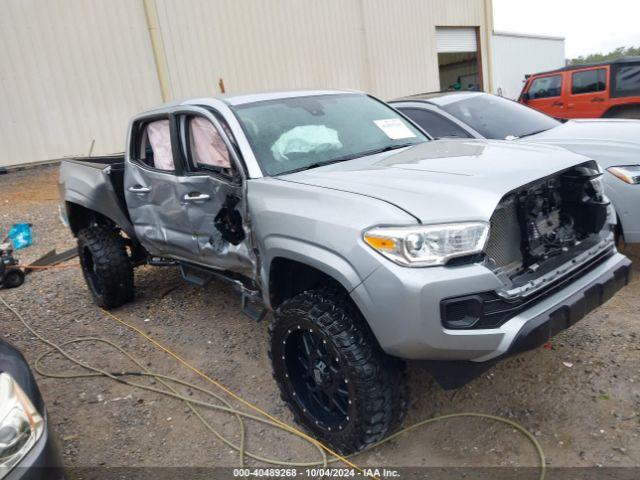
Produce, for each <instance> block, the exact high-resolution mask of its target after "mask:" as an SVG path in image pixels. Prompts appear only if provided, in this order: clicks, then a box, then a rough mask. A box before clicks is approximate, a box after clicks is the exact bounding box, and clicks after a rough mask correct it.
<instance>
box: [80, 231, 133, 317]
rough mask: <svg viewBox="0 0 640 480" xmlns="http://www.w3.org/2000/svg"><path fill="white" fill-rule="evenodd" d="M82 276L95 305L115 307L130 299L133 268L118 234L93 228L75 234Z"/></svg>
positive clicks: (131, 297)
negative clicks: (76, 235)
mask: <svg viewBox="0 0 640 480" xmlns="http://www.w3.org/2000/svg"><path fill="white" fill-rule="evenodd" d="M78 255H79V257H80V265H81V266H82V273H83V274H84V279H85V280H86V282H87V285H88V287H89V290H90V291H91V294H92V295H93V299H94V301H95V303H96V304H97V305H98V306H99V307H102V308H106V309H111V308H116V307H119V306H120V305H123V304H125V303H127V302H129V301H131V300H132V299H133V265H132V263H131V260H130V258H129V255H128V254H127V248H126V245H125V242H124V239H123V238H122V236H121V235H120V234H119V232H118V230H116V229H115V228H113V227H108V226H102V225H101V226H94V227H89V228H86V229H84V230H81V231H80V232H79V233H78Z"/></svg>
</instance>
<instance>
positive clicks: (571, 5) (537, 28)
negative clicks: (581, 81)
mask: <svg viewBox="0 0 640 480" xmlns="http://www.w3.org/2000/svg"><path fill="white" fill-rule="evenodd" d="M493 23H494V25H493V26H494V30H496V31H506V32H516V33H533V34H542V35H554V36H560V37H565V56H566V57H567V58H574V57H577V56H579V55H588V54H590V53H607V52H610V51H611V50H614V49H615V48H617V47H638V46H640V0H606V1H603V0H535V1H531V0H493Z"/></svg>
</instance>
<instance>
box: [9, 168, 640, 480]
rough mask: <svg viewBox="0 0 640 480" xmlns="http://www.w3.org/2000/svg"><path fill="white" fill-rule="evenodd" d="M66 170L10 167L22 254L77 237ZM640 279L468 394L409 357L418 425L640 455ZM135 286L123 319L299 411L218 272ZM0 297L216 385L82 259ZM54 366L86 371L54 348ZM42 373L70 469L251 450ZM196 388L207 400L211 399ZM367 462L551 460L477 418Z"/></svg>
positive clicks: (223, 462)
mask: <svg viewBox="0 0 640 480" xmlns="http://www.w3.org/2000/svg"><path fill="white" fill-rule="evenodd" d="M56 173H57V170H56V169H55V168H53V167H40V168H38V169H31V170H26V171H21V172H15V173H11V174H9V175H4V176H0V205H1V206H2V208H1V209H0V231H6V230H8V228H9V227H10V225H11V224H12V223H14V222H18V221H20V222H23V221H26V222H31V223H32V224H33V225H34V230H35V235H36V242H37V243H36V245H34V246H33V247H31V248H29V249H28V250H25V251H24V252H23V253H22V252H21V253H20V259H21V261H22V262H23V263H28V262H29V261H31V260H33V259H35V258H37V257H38V256H39V255H41V254H43V253H45V252H46V251H48V250H49V249H51V248H52V247H56V248H57V249H58V250H59V251H61V250H63V249H64V248H68V247H70V246H72V245H73V244H74V241H73V239H72V238H71V236H70V234H69V232H68V231H67V229H66V228H65V227H63V226H62V225H61V223H60V221H59V219H58V211H57V188H56ZM625 253H626V254H627V255H629V256H630V257H633V258H635V260H636V267H635V268H636V272H637V269H638V267H637V265H638V260H639V258H640V249H638V248H635V249H632V248H627V249H625ZM73 262H76V260H74V261H72V262H71V263H73ZM638 278H640V275H638V274H636V280H634V282H633V283H632V284H631V285H629V286H628V287H627V288H625V289H624V290H623V291H622V292H620V293H619V294H618V295H617V296H616V297H615V298H613V299H612V300H610V301H609V302H608V303H607V304H606V305H605V306H603V307H601V308H599V309H598V310H596V311H594V312H592V313H591V314H590V315H589V316H588V317H587V318H586V319H584V320H583V321H581V322H580V323H579V324H577V325H576V326H574V327H573V328H571V329H570V330H569V331H565V332H563V333H562V334H560V335H559V336H557V337H556V338H555V339H554V340H553V342H552V344H551V345H550V348H544V349H538V350H536V351H532V352H528V353H525V354H523V355H520V356H518V357H515V358H511V359H509V360H506V361H504V362H502V363H501V364H499V365H498V366H496V367H495V368H493V369H492V370H491V371H490V372H488V373H487V374H486V375H484V376H482V377H481V378H478V379H476V380H475V381H473V382H472V383H470V384H469V385H467V386H465V387H464V388H462V389H459V390H457V391H454V392H445V391H443V390H441V389H440V388H439V387H438V386H437V385H435V383H434V382H433V380H432V379H431V378H430V377H429V375H428V374H427V373H426V372H424V371H422V370H421V369H419V368H417V367H416V366H413V365H412V366H410V374H411V388H412V405H411V408H410V412H409V416H408V419H407V422H406V425H409V424H411V423H414V422H416V421H418V420H421V419H425V418H429V417H431V416H434V415H439V414H447V413H454V412H483V413H488V414H492V415H499V416H503V417H506V418H509V419H511V420H515V421H517V422H519V423H520V424H522V425H523V426H525V427H526V428H527V429H529V430H530V431H531V432H533V433H534V435H535V436H536V438H537V439H538V440H539V441H540V443H541V444H542V447H543V449H544V451H545V453H546V455H547V458H548V464H549V465H551V466H553V467H587V466H596V465H597V466H610V467H621V466H622V467H638V466H640V368H639V367H640V342H639V339H640V315H639V314H638V311H639V309H638V307H639V305H640V300H639V299H640V295H639V294H640V281H638ZM136 284H137V293H136V299H135V301H134V302H133V303H131V304H129V305H127V306H125V307H122V308H120V309H118V310H116V311H115V312H114V313H115V314H116V315H117V316H118V317H120V318H122V319H124V320H126V321H127V322H130V323H131V324H133V325H135V326H137V327H139V328H140V329H142V330H143V331H145V332H146V333H148V334H149V335H151V336H152V337H153V338H154V339H157V340H158V341H160V342H162V343H163V344H165V345H167V346H170V347H171V348H172V349H173V350H174V351H175V352H177V353H178V354H179V355H181V356H183V357H184V358H186V359H187V360H188V361H189V362H191V363H192V364H193V365H195V366H196V367H197V368H199V369H201V370H202V371H203V372H205V373H206V374H208V375H210V376H211V377H213V378H215V379H218V380H220V381H221V382H222V383H223V384H225V385H226V386H228V387H229V388H230V389H231V390H233V391H234V392H236V393H238V394H239V395H241V396H242V397H244V398H246V399H248V400H250V401H251V402H253V403H254V404H256V405H258V406H260V407H261V408H263V409H265V410H266V411H268V412H269V413H271V414H273V415H275V416H277V417H278V418H280V419H282V420H284V421H286V422H291V420H292V418H291V415H290V414H289V411H288V410H287V408H286V407H285V406H284V404H283V403H282V402H281V401H280V399H279V396H278V392H277V390H276V387H275V384H274V382H273V381H272V378H271V371H270V364H269V360H268V358H267V322H263V323H262V324H255V323H254V322H253V321H251V320H250V319H248V318H247V317H245V316H243V315H242V314H241V313H240V310H239V298H238V297H237V295H236V294H235V293H234V292H233V291H232V290H231V289H230V288H229V287H227V286H225V285H222V284H220V283H212V284H210V285H209V286H207V287H206V288H200V287H196V286H193V285H189V284H185V283H183V282H182V280H181V278H180V275H179V273H178V272H177V271H176V270H175V269H160V268H152V267H142V268H140V269H138V270H137V271H136ZM0 295H2V297H3V298H4V299H6V300H7V301H8V302H10V303H11V304H12V305H14V306H15V307H16V308H18V309H19V310H20V311H21V312H22V313H23V314H24V315H25V317H26V318H27V319H28V320H29V321H30V322H31V323H32V325H33V326H34V327H35V328H36V329H37V330H38V331H39V332H40V333H42V334H44V335H45V336H47V337H48V338H49V339H51V340H52V341H54V342H56V343H62V342H64V341H66V340H69V339H73V338H78V337H85V336H100V337H104V338H108V339H110V340H112V341H114V342H115V343H117V344H118V345H120V346H122V347H124V348H126V349H127V350H128V351H130V352H131V353H132V354H133V355H134V356H135V357H137V358H139V359H140V360H141V361H143V363H144V364H146V365H148V366H149V368H151V369H152V370H154V371H156V372H161V373H164V374H167V375H174V376H180V377H182V378H184V379H185V380H187V381H190V382H194V383H196V384H198V385H201V386H202V387H205V388H209V387H211V385H208V384H207V383H205V382H203V381H202V380H201V379H199V378H198V377H197V376H196V375H195V374H193V373H191V372H190V371H188V370H186V369H185V368H184V367H182V366H180V365H178V364H177V363H176V362H175V360H173V359H172V358H171V357H169V356H168V355H167V354H165V353H163V352H162V351H160V350H158V349H157V348H155V347H153V346H152V345H150V344H149V343H148V342H146V341H145V340H144V339H142V338H141V337H140V336H139V335H137V334H136V333H134V332H132V331H131V330H129V329H126V328H124V327H123V326H121V325H119V324H117V323H116V322H115V321H114V320H112V319H110V318H109V317H107V316H105V315H104V314H102V313H101V312H100V311H99V310H97V309H96V307H95V306H94V305H93V304H92V302H91V299H90V296H89V293H88V291H87V289H86V288H85V285H84V281H83V279H82V275H81V273H80V271H79V269H77V268H71V269H63V270H55V271H46V272H38V273H34V274H31V275H29V277H28V279H27V282H26V283H25V285H24V286H22V287H21V288H19V289H15V290H3V291H1V292H0ZM0 322H1V323H0V324H1V325H2V327H3V328H2V335H3V336H4V338H5V339H6V340H8V341H10V342H12V343H13V344H15V345H16V346H17V347H19V348H20V349H21V350H22V351H23V352H24V354H25V355H26V357H27V358H28V359H29V361H30V362H33V361H35V359H36V357H37V356H38V355H40V354H41V353H42V352H44V351H45V350H46V347H45V346H44V345H43V344H42V343H40V342H39V341H38V340H37V339H35V338H33V337H32V336H31V335H30V334H29V333H28V332H26V331H25V329H24V327H23V326H22V325H21V324H19V323H18V322H17V321H16V320H15V318H14V317H12V316H11V315H9V314H8V312H7V311H5V310H3V309H0ZM69 350H70V351H71V352H72V353H73V354H74V355H77V357H78V358H81V359H84V360H85V361H89V362H91V363H93V364H95V365H99V366H102V367H105V368H106V369H109V370H117V371H119V370H130V369H135V367H134V366H133V365H131V364H130V363H128V362H127V360H126V359H125V358H122V356H121V355H119V354H118V353H116V352H114V351H112V350H111V349H109V348H107V347H105V346H103V345H88V344H85V345H81V346H72V347H70V348H69ZM45 366H46V368H48V369H51V370H56V371H73V372H77V371H78V369H77V367H72V366H71V365H69V364H68V363H65V362H64V361H63V360H62V359H60V358H56V357H53V358H51V359H50V360H47V361H46V362H45ZM38 380H39V384H40V387H41V390H42V392H43V395H44V398H45V401H46V403H47V406H48V410H49V415H50V423H51V425H52V427H53V429H54V430H55V431H56V433H57V435H58V437H59V438H60V440H61V443H62V451H63V453H64V461H65V463H66V465H68V466H71V467H87V466H97V465H102V466H200V467H210V466H236V465H237V464H238V456H237V454H235V453H234V452H233V451H232V450H231V449H230V448H229V447H227V446H225V445H223V444H222V443H221V442H220V441H219V440H218V439H216V438H215V437H214V436H213V435H212V434H211V433H210V432H209V431H207V430H206V429H205V428H204V427H203V425H202V424H201V423H200V422H199V421H198V420H197V419H196V418H195V416H194V415H193V414H192V413H191V412H190V410H189V409H188V408H187V407H186V405H185V404H184V403H181V402H179V401H177V400H174V399H170V398H167V397H163V396H160V395H158V394H154V393H151V392H146V391H141V390H135V389H131V388H129V387H127V386H125V385H122V384H118V383H115V382H113V381H111V380H108V379H104V378H92V379H83V380H77V379H75V380H59V379H51V378H43V377H39V378H38ZM139 381H140V382H142V383H145V384H148V385H149V384H152V383H153V382H152V381H150V380H139ZM183 391H184V393H186V394H187V395H193V396H194V398H195V397H198V395H199V394H198V393H197V392H189V391H187V390H185V389H183ZM232 403H233V404H237V402H234V401H232ZM205 417H206V418H207V419H208V420H209V421H210V422H211V423H212V424H213V425H216V426H217V428H219V429H220V431H222V432H224V433H225V434H226V435H228V436H229V437H230V438H231V439H232V440H233V441H238V439H239V431H238V429H237V424H236V421H235V419H234V418H232V417H230V416H229V415H226V414H223V413H219V412H206V413H205ZM247 446H248V448H249V450H251V451H254V452H256V453H258V454H261V455H267V456H273V457H277V458H282V459H289V460H300V459H316V458H318V454H317V451H316V450H315V449H314V448H312V447H310V446H309V445H307V444H305V443H304V442H301V441H300V440H298V439H295V438H293V437H291V436H288V435H285V434H282V433H281V432H274V431H273V430H272V429H270V428H268V427H264V426H262V425H258V424H249V425H248V433H247ZM357 463H358V464H360V465H371V466H388V465H391V466H470V467H479V466H535V465H537V457H536V455H535V452H534V451H533V449H532V447H531V445H529V444H528V443H527V441H526V440H525V439H523V438H522V437H521V436H519V435H518V434H516V433H515V432H514V431H513V430H512V429H510V428H508V427H505V426H502V425H498V424H493V423H489V422H486V421H484V420H468V419H464V420H450V421H446V422H442V423H439V424H435V425H433V426H429V427H426V428H424V429H421V430H417V431H414V432H412V433H410V434H408V435H406V436H404V437H401V438H399V439H397V440H394V441H392V442H390V443H389V444H387V445H384V446H382V447H380V448H378V449H377V450H375V451H374V452H371V453H368V454H365V455H362V456H361V457H359V458H358V459H357ZM248 464H249V465H260V464H258V463H257V462H254V461H248ZM531 478H535V476H533V477H531Z"/></svg>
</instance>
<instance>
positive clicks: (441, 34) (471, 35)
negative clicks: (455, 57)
mask: <svg viewBox="0 0 640 480" xmlns="http://www.w3.org/2000/svg"><path fill="white" fill-rule="evenodd" d="M436 45H437V47H438V53H454V52H477V51H478V44H477V38H476V29H475V28H474V27H437V28H436Z"/></svg>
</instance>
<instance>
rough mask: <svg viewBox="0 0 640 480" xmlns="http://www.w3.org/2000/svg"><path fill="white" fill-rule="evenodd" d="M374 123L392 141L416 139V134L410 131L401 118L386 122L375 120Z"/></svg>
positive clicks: (386, 120)
mask: <svg viewBox="0 0 640 480" xmlns="http://www.w3.org/2000/svg"><path fill="white" fill-rule="evenodd" d="M373 123H375V124H376V126H377V127H378V128H379V129H380V130H382V131H383V132H384V133H385V135H386V136H387V137H389V138H390V139H391V140H401V139H403V138H412V137H415V136H416V135H415V133H413V132H412V131H411V130H409V127H407V126H406V125H405V124H404V122H403V121H402V120H400V119H399V118H387V119H384V120H374V121H373Z"/></svg>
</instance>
